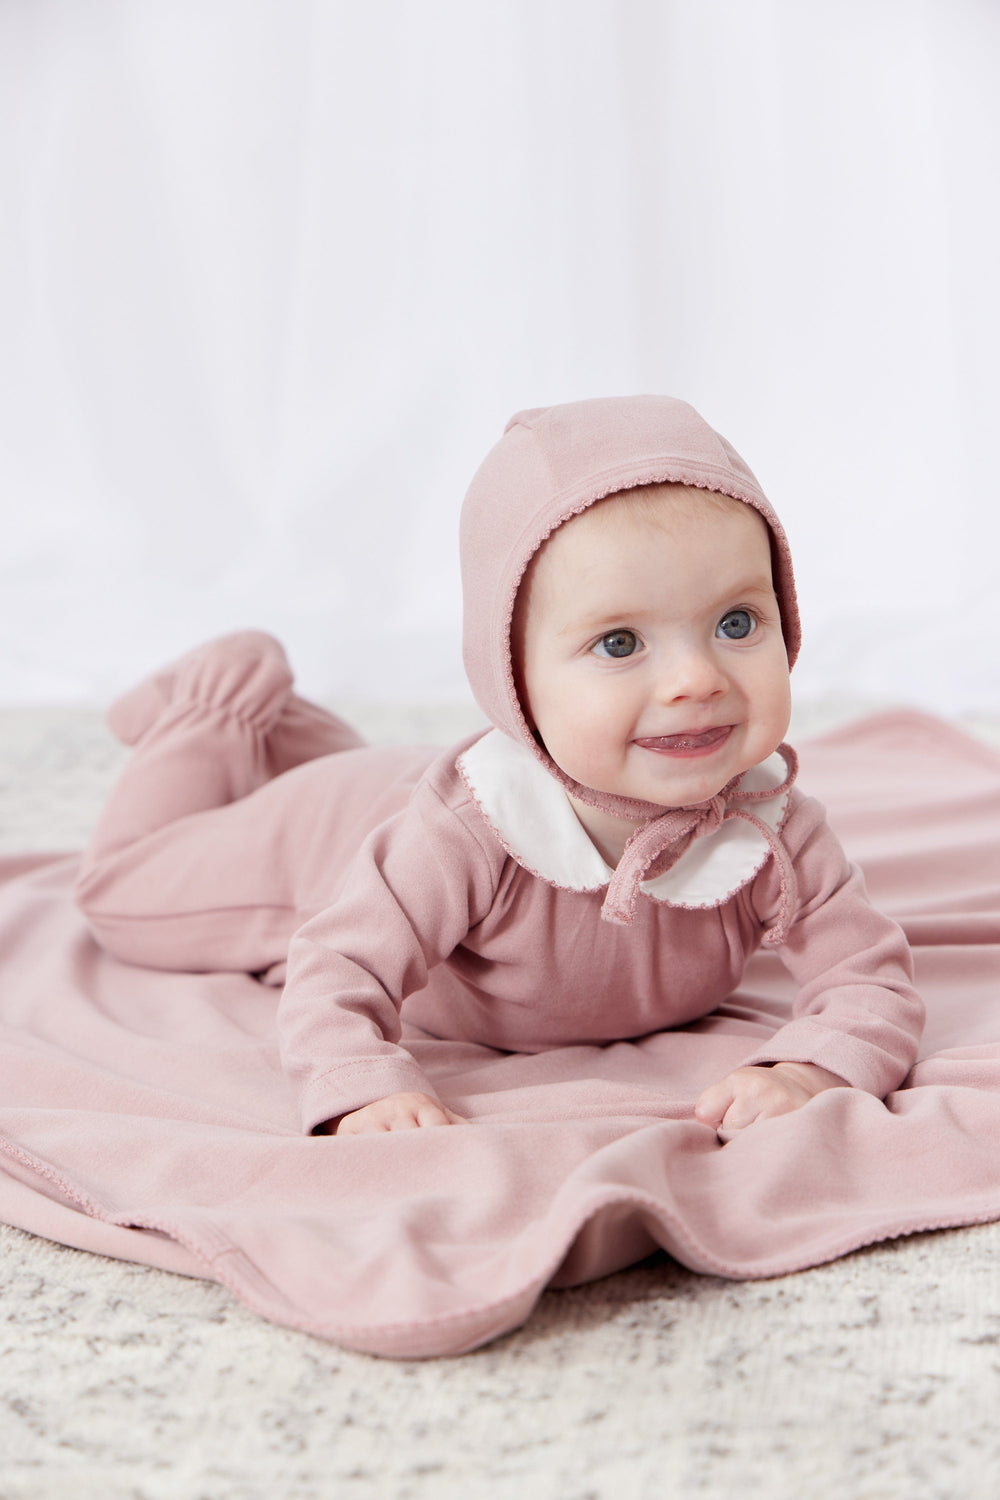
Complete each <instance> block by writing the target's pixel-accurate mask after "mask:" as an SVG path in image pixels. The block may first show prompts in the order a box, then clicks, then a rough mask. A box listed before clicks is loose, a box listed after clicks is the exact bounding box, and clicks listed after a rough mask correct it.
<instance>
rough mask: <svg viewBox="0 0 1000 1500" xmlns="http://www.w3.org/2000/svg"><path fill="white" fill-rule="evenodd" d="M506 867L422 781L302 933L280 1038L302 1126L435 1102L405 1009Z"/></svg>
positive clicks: (486, 902) (293, 948) (485, 903)
mask: <svg viewBox="0 0 1000 1500" xmlns="http://www.w3.org/2000/svg"><path fill="white" fill-rule="evenodd" d="M498 852H499V853H500V855H501V856H502V851H498ZM501 865H502V858H501V859H498V858H497V856H496V854H495V853H494V852H493V851H491V850H489V849H488V848H487V847H486V846H485V844H483V843H481V842H480V840H479V839H478V838H477V837H476V835H475V834H474V833H473V832H472V830H471V828H470V826H469V825H468V824H467V823H466V821H465V820H464V819H463V818H462V817H461V816H459V815H458V814H457V813H456V812H455V811H453V810H452V809H450V808H449V807H447V806H446V805H445V804H444V803H443V802H442V800H441V798H440V796H439V795H438V793H437V791H436V790H435V788H434V787H433V786H432V785H430V784H429V783H428V782H426V781H425V782H422V783H420V784H419V785H418V786H417V788H416V789H415V791H414V793H413V797H412V798H411V800H410V802H409V804H408V805H407V807H406V808H404V809H403V810H402V812H400V813H398V814H397V815H396V816H395V817H393V818H390V819H389V820H388V821H387V822H385V823H383V824H382V825H381V826H380V827H378V828H376V829H375V830H374V831H373V832H372V833H371V834H370V835H369V837H368V838H367V839H366V840H365V842H364V844H363V845H362V846H361V848H360V850H359V851H358V853H357V855H355V857H354V859H353V860H352V861H351V863H350V864H349V865H348V866H347V868H346V870H345V872H344V876H343V878H342V882H341V885H340V888H339V891H338V894H337V897H336V899H335V900H334V901H333V903H332V904H331V905H330V906H329V907H327V908H326V909H325V910H323V911H321V912H319V913H318V914H317V915H316V916H315V917H312V918H311V919H310V920H309V921H308V922H307V923H305V925H304V926H303V927H301V928H300V929H299V931H298V932H297V933H296V935H295V937H294V938H293V939H292V942H291V945H290V948H289V954H288V975H287V979H286V983H285V988H284V992H283V994H282V997H281V1001H280V1004H279V1007H278V1039H279V1045H280V1050H281V1060H282V1065H283V1067H284V1070H285V1073H286V1075H287V1077H288V1078H289V1079H290V1080H291V1083H292V1086H293V1088H294V1090H295V1092H296V1095H297V1098H298V1103H299V1108H300V1112H301V1119H302V1125H303V1129H304V1130H305V1131H307V1132H309V1131H312V1130H314V1129H315V1128H316V1127H317V1126H318V1125H321V1124H323V1123H325V1122H326V1121H329V1120H333V1119H337V1118H339V1117H340V1116H341V1115H344V1114H348V1113H350V1112H351V1111H352V1110H355V1109H361V1108H362V1107H363V1106H364V1105H366V1104H371V1103H372V1102H374V1101H375V1100H376V1099H383V1098H385V1097H386V1096H387V1095H389V1094H395V1093H402V1092H409V1091H418V1092H420V1093H424V1094H430V1095H431V1097H432V1098H434V1097H436V1094H435V1090H434V1088H433V1086H432V1085H431V1083H430V1081H429V1080H428V1078H427V1077H426V1075H425V1074H424V1072H423V1071H422V1069H421V1068H420V1067H419V1065H418V1064H417V1062H416V1060H415V1059H414V1058H413V1056H412V1055H411V1054H410V1053H409V1052H408V1051H407V1050H406V1049H405V1048H404V1047H402V1046H400V1045H399V1039H400V1034H401V1028H400V1016H399V1010H400V1006H401V1005H402V1003H403V1001H404V1000H405V999H406V997H407V996H408V995H412V994H414V993H415V992H416V991H417V990H420V989H422V988H423V987H424V985H425V984H426V983H427V977H428V974H429V972H430V970H431V969H432V968H433V966H434V965H435V964H437V963H440V962H441V960H442V959H445V958H447V957H448V955H449V954H450V953H451V951H452V950H453V948H455V946H456V945H457V944H458V943H459V942H461V940H462V938H463V937H465V935H466V934H467V933H468V931H469V929H470V927H472V926H473V925H474V924H475V922H477V921H478V920H480V919H481V917H482V916H483V915H485V913H486V911H488V910H489V907H490V905H491V902H492V899H493V893H494V891H495V889H496V881H497V878H498V875H499V867H500V866H501Z"/></svg>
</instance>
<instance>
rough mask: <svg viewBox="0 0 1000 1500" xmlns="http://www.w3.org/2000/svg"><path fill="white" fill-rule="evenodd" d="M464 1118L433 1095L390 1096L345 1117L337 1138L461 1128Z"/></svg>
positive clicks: (337, 1130) (336, 1132) (335, 1133)
mask: <svg viewBox="0 0 1000 1500" xmlns="http://www.w3.org/2000/svg"><path fill="white" fill-rule="evenodd" d="M464 1123H465V1122H464V1120H463V1119H462V1117H461V1115H456V1114H455V1113H454V1112H453V1111H452V1110H450V1109H446V1108H445V1106H444V1105H443V1104H439V1103H438V1101H437V1100H436V1099H432V1098H431V1096H430V1094H389V1095H388V1096H387V1097H386V1098H385V1099H376V1100H375V1102H374V1104H366V1105H365V1106H364V1108H363V1109H356V1110H354V1111H353V1113H352V1114H349V1115H344V1116H343V1118H342V1119H341V1121H340V1124H339V1125H338V1126H337V1128H336V1130H335V1131H334V1135H371V1134H372V1133H373V1132H374V1131H378V1130H417V1129H419V1127H420V1126H422V1125H462V1124H464Z"/></svg>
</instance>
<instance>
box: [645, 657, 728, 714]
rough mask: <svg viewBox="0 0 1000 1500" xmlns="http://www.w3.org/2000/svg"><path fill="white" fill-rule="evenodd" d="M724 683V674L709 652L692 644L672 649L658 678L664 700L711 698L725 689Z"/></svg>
mask: <svg viewBox="0 0 1000 1500" xmlns="http://www.w3.org/2000/svg"><path fill="white" fill-rule="evenodd" d="M726 686H727V681H726V677H725V675H724V673H723V672H722V670H721V669H720V667H719V664H718V663H717V662H716V661H715V660H714V658H713V657H712V655H711V654H710V653H709V652H707V651H704V650H700V649H698V648H697V647H693V646H692V647H689V648H687V649H681V650H678V651H677V652H675V653H674V654H673V655H672V658H671V660H670V661H669V662H668V663H667V664H666V666H665V670H664V672H663V673H662V674H661V678H660V696H661V697H662V699H663V701H664V702H672V701H673V700H675V699H678V698H714V697H717V696H718V694H719V693H722V692H725V690H726Z"/></svg>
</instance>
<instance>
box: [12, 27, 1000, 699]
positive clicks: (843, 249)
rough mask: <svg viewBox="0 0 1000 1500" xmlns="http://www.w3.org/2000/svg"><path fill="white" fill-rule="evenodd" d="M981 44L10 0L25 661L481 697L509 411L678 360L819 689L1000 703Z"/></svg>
mask: <svg viewBox="0 0 1000 1500" xmlns="http://www.w3.org/2000/svg"><path fill="white" fill-rule="evenodd" d="M998 79H1000V6H998V5H997V4H995V3H993V0H815V3H812V0H369V3H367V4H365V5H359V4H357V3H356V0H349V3H348V0H0V193H2V213H0V500H2V506H3V530H2V543H0V639H2V642H3V648H2V651H0V700H2V701H6V702H46V701H66V700H94V699H106V698H107V697H109V696H110V695H111V694H113V693H114V692H115V691H117V690H118V689H120V688H121V687H123V686H124V685H126V684H127V683H128V682H130V681H131V680H132V679H133V678H134V677H135V676H136V675H137V674H138V673H140V672H142V671H143V670H145V669H146V668H147V667H149V666H151V665H154V664H159V663H160V662H161V661H163V660H165V659H168V658H169V657H171V656H173V655H175V654H177V653H178V652H179V651H180V650H182V649H185V648H187V647H188V646H189V645H191V644H192V643H193V642H195V641H197V640H199V639H200V638H202V637H204V636H207V635H210V634H215V633H219V632H222V631H225V630H229V629H234V628H238V627H240V626H244V625H258V626H262V627H264V628H268V629H271V630H274V631H275V632H276V633H277V634H279V635H280V636H281V637H282V638H283V639H284V640H285V641H286V643H287V644H288V646H289V648H290V651H291V654H292V656H293V659H294V661H295V663H296V665H297V667H298V668H299V671H300V676H301V680H302V683H303V686H304V688H305V689H306V690H307V691H309V692H312V693H314V694H318V695H321V696H323V697H324V698H327V699H336V698H338V697H354V698H357V697H369V698H376V699H378V698H402V697H405V698H409V699H420V698H426V699H461V698H462V697H463V696H464V695H465V688H464V679H463V676H462V670H461V661H460V649H459V634H460V611H459V587H458V570H457V561H456V519H457V514H458V508H459V505H460V502H461V498H462V494H463V492H464V489H465V486H466V484H467V482H468V480H469V478H470V476H471V474H472V472H473V470H474V469H475V467H476V465H477V464H478V462H479V460H480V458H481V457H482V455H483V454H484V453H485V451H486V449H487V448H488V447H489V446H490V445H491V444H492V443H493V441H494V440H495V439H496V437H498V436H499V433H500V431H501V429H502V426H503V423H504V421H505V419H506V418H507V416H508V415H509V414H510V413H511V412H512V411H514V410H516V409H518V408H519V407H522V406H534V405H541V404H545V403H547V402H551V401H563V400H569V399H575V398H578V397H582V396H590V395H600V394H613V393H621V392H632V391H665V392H669V393H671V394H674V395H680V396H684V397H685V398H687V399H688V400H690V401H692V402H693V403H694V405H696V406H697V407H698V408H699V409H700V410H701V411H702V413H703V414H704V415H705V416H706V417H707V418H708V419H709V421H711V422H712V423H713V424H714V425H716V426H717V427H719V428H720V429H721V430H722V431H723V432H724V433H725V434H726V435H727V436H728V437H729V438H730V439H731V440H732V441H733V442H734V443H735V444H736V446H737V447H738V448H739V449H740V450H741V451H742V452H743V454H744V456H745V457H746V458H747V459H748V460H749V462H750V464H751V465H752V467H753V468H754V469H755V470H756V472H757V474H758V476H759V478H760V479H761V481H762V483H763V484H764V486H765V488H766V489H767V491H768V493H769V494H770V495H771V498H772V499H773V500H774V502H775V504H776V506H777V508H778V510H779V513H780V514H781V515H782V516H783V518H784V520H785V522H786V525H787V528H788V530H789V533H790V535H791V538H792V543H793V548H794V550H795V554H796V559H797V566H798V573H799V581H800V589H801V592H802V596H803V611H804V619H805V626H806V632H807V635H806V649H805V652H804V655H803V658H802V662H801V665H800V667H799V668H798V669H797V672H796V678H797V681H798V690H799V693H800V696H803V697H805V698H819V697H825V696H829V695H836V696H848V697H851V698H859V697H860V698H866V697H867V698H881V699H885V698H891V699H893V700H897V701H910V702H915V703H917V704H921V705H923V706H925V707H928V708H931V709H937V710H939V711H943V712H945V713H957V712H967V711H970V710H971V711H975V710H978V711H981V712H987V713H989V712H992V713H994V714H997V713H1000V666H998V660H1000V654H998V651H997V639H998V637H1000V590H998V586H997V582H996V580H997V570H998V556H1000V521H998V513H1000V503H998V502H1000V496H998V493H997V490H998V485H997V479H996V458H995V453H996V449H997V441H996V429H997V422H996V412H997V410H998V397H1000V376H998V368H997V364H998V361H997V349H998V347H1000V337H998V336H1000V319H998V300H1000V297H998V291H997V270H996V267H997V265H998V264H1000V235H998V221H1000V210H998V206H997V199H998V183H1000V151H998V141H1000V86H998Z"/></svg>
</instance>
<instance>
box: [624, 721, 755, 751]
mask: <svg viewBox="0 0 1000 1500" xmlns="http://www.w3.org/2000/svg"><path fill="white" fill-rule="evenodd" d="M732 729H733V726H732V725H731V724H719V725H716V727H715V728H714V729H703V730H701V731H700V732H699V733H697V734H691V733H689V734H658V735H653V736H650V737H648V738H643V739H637V740H635V741H633V743H634V744H636V745H638V746H639V747H640V749H642V750H657V751H659V752H660V753H661V754H664V755H699V754H701V755H705V754H707V753H708V752H709V751H711V750H716V749H718V747H719V746H720V745H723V744H725V742H726V740H728V738H729V736H730V734H731V733H732Z"/></svg>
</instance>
